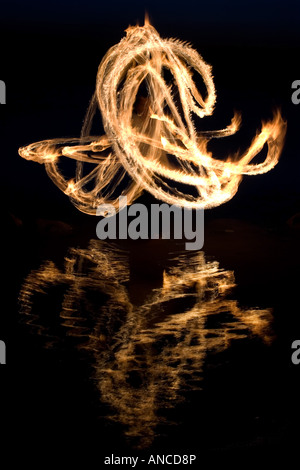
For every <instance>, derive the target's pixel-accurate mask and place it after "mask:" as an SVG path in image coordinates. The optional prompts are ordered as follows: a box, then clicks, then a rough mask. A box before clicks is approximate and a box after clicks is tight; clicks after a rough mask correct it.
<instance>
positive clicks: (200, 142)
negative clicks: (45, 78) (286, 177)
mask: <svg viewBox="0 0 300 470" xmlns="http://www.w3.org/2000/svg"><path fill="white" fill-rule="evenodd" d="M126 32H127V36H126V37H125V38H123V39H122V40H121V41H120V43H119V44H117V45H115V46H114V47H112V48H111V49H110V50H109V51H108V52H107V54H106V55H105V57H104V58H103V60H102V62H101V64H100V66H99V70H98V75H97V82H96V91H95V94H94V96H93V99H92V100H91V104H90V107H89V109H88V112H87V116H86V120H85V122H84V125H83V129H82V133H81V139H79V140H78V139H64V140H60V139H53V140H45V141H42V142H36V143H34V144H31V145H29V146H27V147H23V148H21V149H20V150H19V153H20V155H21V156H22V157H24V158H26V159H28V160H34V161H37V162H39V163H44V164H45V168H46V171H47V173H48V175H49V176H50V178H51V179H52V180H53V181H54V183H55V184H56V185H57V186H58V187H59V188H60V189H61V190H62V191H63V192H64V193H65V194H67V195H68V196H69V197H70V199H71V201H72V202H73V203H74V204H75V206H76V207H77V208H78V209H79V210H81V211H83V212H86V213H88V214H95V213H96V208H97V207H98V206H99V205H100V204H103V203H110V204H114V205H115V207H116V209H118V196H119V195H120V193H121V194H122V195H126V196H127V201H128V204H131V203H132V202H133V201H134V200H135V199H136V198H137V197H138V196H139V195H140V194H141V191H142V190H144V189H145V190H147V191H149V192H150V193H151V194H152V195H153V196H154V197H156V198H157V199H159V200H162V201H164V202H167V203H169V204H176V205H179V206H184V207H189V208H195V209H205V208H210V207H214V206H218V205H220V204H222V203H224V202H226V201H228V200H229V199H231V198H232V197H233V196H234V195H235V193H236V191H237V189H238V185H239V183H240V181H241V178H242V175H244V174H248V175H255V174H259V173H265V172H267V171H269V170H270V169H271V168H273V167H274V166H275V165H276V163H277V161H278V158H279V156H280V153H281V150H282V146H283V141H284V136H285V131H286V125H285V122H284V121H283V119H282V117H281V115H280V113H279V112H278V111H277V112H276V113H275V115H274V118H273V120H272V121H270V122H267V123H264V124H263V125H262V129H261V131H260V132H258V133H257V135H256V136H255V137H254V139H253V141H252V143H251V145H250V147H249V148H248V150H247V151H245V152H244V153H243V154H241V155H233V156H229V157H228V158H227V161H222V160H220V159H218V158H213V156H212V154H211V153H210V152H209V151H208V150H207V144H208V142H209V141H210V140H211V139H213V138H220V137H225V136H230V135H233V134H234V133H235V132H236V131H237V130H238V128H239V126H240V122H241V119H240V117H239V116H238V115H235V116H234V117H233V119H232V122H231V124H230V125H229V126H228V127H227V128H225V129H222V130H218V131H205V132H197V131H196V127H197V123H196V121H195V120H194V119H193V116H194V117H195V118H196V119H197V118H203V117H205V116H209V115H211V114H212V113H213V109H214V105H215V101H216V94H215V87H214V83H213V79H212V74H211V67H210V66H209V65H208V64H206V63H205V62H204V61H203V59H202V57H201V56H200V55H199V54H198V53H197V52H196V51H195V50H194V49H192V48H191V47H190V46H189V45H187V44H184V43H181V42H179V41H177V40H173V39H162V38H160V36H159V35H158V33H157V31H156V30H155V29H154V28H153V26H151V25H150V24H149V23H148V22H147V21H146V23H145V25H144V26H143V27H130V28H128V29H127V31H126ZM192 70H194V71H195V72H196V73H195V77H196V78H197V77H200V78H201V79H202V82H203V84H204V87H205V89H206V91H205V93H204V94H203V96H202V94H201V93H200V91H199V90H198V89H197V87H196V84H195V82H194V80H193V76H192ZM169 78H170V80H169ZM145 95H146V96H145ZM97 107H99V109H100V111H101V114H102V119H103V124H104V129H105V133H106V135H105V136H102V137H92V136H90V132H91V127H92V121H93V117H94V115H95V112H96V109H97ZM265 145H266V147H267V155H266V157H265V160H264V161H263V162H262V163H257V164H253V163H251V162H252V160H253V159H254V157H255V156H256V155H258V154H259V153H260V152H261V151H262V150H263V148H264V146H265ZM62 157H68V158H70V159H74V160H76V172H75V176H74V179H70V180H67V179H66V178H65V176H64V175H63V172H62V171H61V170H60V169H59V163H60V161H61V160H62ZM87 163H88V164H91V165H92V166H93V169H92V170H91V171H87V170H86V166H87V165H85V166H84V164H87ZM88 166H89V167H90V165H88ZM89 169H90V168H89ZM179 184H180V185H181V188H180V187H178V185H179ZM182 185H184V187H185V189H184V190H183V186H182Z"/></svg>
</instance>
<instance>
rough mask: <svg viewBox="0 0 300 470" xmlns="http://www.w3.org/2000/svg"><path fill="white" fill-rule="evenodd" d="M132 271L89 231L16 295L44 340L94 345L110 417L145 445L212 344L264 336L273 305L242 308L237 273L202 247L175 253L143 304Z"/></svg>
mask: <svg viewBox="0 0 300 470" xmlns="http://www.w3.org/2000/svg"><path fill="white" fill-rule="evenodd" d="M129 278H130V264H129V259H128V254H126V252H124V251H122V250H119V249H117V248H116V247H114V246H112V245H106V244H105V243H103V242H99V240H97V241H96V240H91V242H90V244H89V246H88V247H87V248H85V249H80V248H71V249H70V250H69V252H68V255H67V256H66V258H65V267H64V268H62V269H60V268H59V267H58V266H56V265H55V264H54V263H53V262H51V261H47V262H45V263H44V264H43V265H42V266H40V268H38V269H37V270H33V271H31V273H30V274H29V275H28V276H27V277H26V279H25V281H24V284H23V286H22V288H21V292H20V296H19V302H20V307H21V314H22V318H23V320H24V322H25V323H26V324H28V325H30V326H31V328H32V330H33V331H34V332H35V333H38V334H40V335H41V336H43V337H44V341H45V346H47V347H52V346H53V344H54V345H55V346H56V349H57V346H58V345H59V344H60V342H62V343H63V344H64V345H65V341H66V339H67V338H68V339H69V341H71V340H73V341H71V343H70V342H69V343H68V344H69V346H71V345H74V343H75V345H76V347H78V348H79V350H81V351H82V352H83V353H84V354H86V353H87V352H90V354H91V362H92V364H93V366H94V372H93V374H92V378H93V381H95V383H96V386H97V388H98V390H99V392H100V394H101V400H102V401H103V402H104V403H107V404H108V405H110V407H111V415H110V416H109V417H110V419H112V420H115V421H118V422H120V423H121V424H123V425H124V426H125V427H126V435H127V436H130V437H134V438H138V439H139V440H140V445H141V446H143V445H148V444H149V443H151V441H152V439H153V437H154V435H155V426H156V425H157V424H159V423H162V422H163V419H164V418H163V417H162V416H161V415H160V410H161V409H166V408H170V407H174V406H175V405H176V403H178V402H180V401H181V400H182V399H183V397H184V393H185V391H187V390H190V389H193V390H195V389H200V388H201V387H202V379H203V371H204V368H205V364H206V363H207V361H209V360H210V357H211V355H212V354H213V355H214V354H216V353H221V352H223V351H226V350H227V349H228V348H230V346H231V345H232V344H233V342H234V341H235V340H240V339H242V338H247V337H252V338H259V339H260V340H261V341H262V342H264V343H266V344H270V343H271V342H272V340H273V332H272V328H271V324H272V318H273V317H272V311H271V309H269V308H266V309H259V308H243V307H242V306H240V305H239V304H238V302H237V301H236V300H234V299H232V298H230V294H231V292H232V289H233V287H234V286H235V279H234V273H233V272H232V271H228V270H223V269H220V267H219V263H218V262H217V261H206V259H205V255H204V253H203V252H202V251H199V252H196V253H191V254H190V253H187V252H185V253H181V254H180V255H179V256H178V257H175V258H174V259H172V263H171V266H168V267H166V268H165V270H164V272H163V279H162V284H161V286H160V287H158V288H156V289H153V290H149V292H148V293H147V296H145V297H146V300H144V301H142V302H141V303H140V304H135V303H134V302H133V300H132V299H131V297H130V294H129V291H128V289H127V287H126V285H127V284H128V281H129ZM57 287H60V290H59V292H60V293H61V297H59V298H58V302H57V304H56V305H57V308H58V309H59V310H58V311H56V310H55V311H53V304H52V303H50V306H49V293H51V292H52V289H53V288H54V289H55V288H57ZM56 292H58V291H56ZM59 299H60V300H59ZM45 312H46V313H47V314H46V315H45ZM48 314H49V315H48ZM49 318H50V319H51V320H50V321H49Z"/></svg>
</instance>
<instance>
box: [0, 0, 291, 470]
mask: <svg viewBox="0 0 300 470" xmlns="http://www.w3.org/2000/svg"><path fill="white" fill-rule="evenodd" d="M145 11H147V12H148V13H149V16H150V21H151V23H152V24H153V25H154V27H155V28H156V29H157V30H158V32H159V33H160V35H161V36H162V37H177V38H179V39H181V40H184V41H188V42H190V43H191V44H192V45H193V46H194V47H195V48H196V49H197V50H198V52H200V54H201V55H202V56H203V58H204V60H205V61H207V62H208V63H210V64H211V65H212V66H213V74H214V77H215V85H216V90H217V105H216V114H215V116H214V117H213V118H211V122H212V124H211V128H221V127H224V126H225V125H227V124H228V123H229V121H230V119H231V117H232V113H233V110H235V109H237V110H240V111H241V112H242V117H243V123H244V124H243V127H242V129H241V133H240V135H239V136H237V138H236V140H232V141H229V143H228V148H227V147H225V148H221V149H220V151H222V152H224V155H226V152H227V151H229V150H230V149H233V150H236V149H238V148H243V146H244V145H247V144H249V143H250V141H251V137H252V136H253V135H254V133H255V130H256V129H258V128H259V126H260V122H261V119H263V118H264V119H266V118H270V117H271V115H272V109H274V108H275V107H280V108H281V110H282V114H283V116H284V117H285V119H286V120H287V122H288V132H287V137H286V144H285V148H284V151H283V154H282V156H281V159H280V162H279V164H278V165H277V166H276V168H275V169H274V170H272V171H271V172H270V173H268V174H266V175H261V176H254V177H246V178H244V180H243V182H242V183H241V186H240V189H239V192H238V194H237V196H235V198H234V199H233V200H232V201H230V202H229V203H227V204H225V205H224V206H222V207H220V208H216V209H213V210H211V211H209V213H208V214H207V220H208V221H214V220H217V219H220V218H222V219H224V218H225V219H226V218H228V219H230V220H232V219H235V220H240V221H241V220H243V221H245V222H246V223H255V224H259V225H260V226H262V227H264V228H268V229H270V230H273V231H275V232H276V233H278V234H279V237H281V238H280V240H281V244H279V245H278V246H279V247H282V246H284V247H285V248H286V249H287V256H289V257H290V258H291V259H292V262H291V265H292V267H291V266H290V265H289V264H288V263H287V264H285V263H284V262H283V258H284V255H282V254H281V255H279V257H278V258H279V261H278V260H276V258H277V255H278V253H276V248H275V249H274V250H275V251H274V252H271V249H270V252H269V256H268V257H267V261H266V262H267V263H270V262H271V263H274V266H273V267H272V266H270V265H269V271H272V270H274V271H275V273H276V275H274V277H276V278H277V283H276V282H275V287H274V285H273V287H272V281H273V280H274V279H271V280H270V282H269V284H268V283H267V284H268V287H269V294H268V295H269V297H271V296H272V293H273V294H274V295H275V296H277V297H276V298H277V302H278V303H280V302H281V304H280V305H281V306H285V307H282V311H283V310H284V309H286V310H287V311H286V315H287V317H288V319H289V320H288V321H287V322H282V324H281V323H280V319H279V320H278V321H279V329H280V327H281V326H282V325H283V328H284V329H285V331H284V332H283V333H282V345H281V349H280V348H279V350H276V351H277V353H278V358H277V360H278V364H284V365H285V367H282V368H281V369H280V367H279V366H278V367H279V369H280V370H284V371H285V373H286V376H282V377H278V383H277V384H274V383H272V384H271V385H270V389H269V390H268V391H269V393H270V396H269V399H270V403H272V406H270V409H272V410H274V409H276V407H277V406H278V407H279V409H280V410H281V412H282V413H283V411H282V409H281V408H280V404H279V403H277V401H276V400H277V399H278V396H280V398H281V399H282V401H283V402H284V403H288V402H289V401H291V405H290V406H291V409H290V410H289V413H287V415H288V416H289V418H286V423H285V428H284V429H285V431H284V432H283V434H284V437H282V439H281V440H280V445H279V447H280V448H281V450H283V451H284V452H285V454H290V453H291V451H292V450H293V448H295V446H296V443H297V437H296V436H297V431H296V429H297V417H298V416H299V410H298V405H297V404H295V409H294V408H293V405H292V403H294V402H293V400H294V399H295V397H297V390H299V388H298V387H299V382H298V376H299V371H298V370H297V367H296V366H291V365H290V364H289V362H290V352H291V351H290V344H291V342H292V341H293V340H294V339H299V337H300V329H299V320H298V317H299V305H298V296H297V291H298V285H299V276H298V269H297V266H298V259H299V252H298V243H297V239H298V236H299V235H300V232H297V227H293V233H292V234H291V233H290V232H288V230H289V229H288V224H287V222H288V221H289V220H290V219H291V217H293V216H294V215H295V214H297V213H298V212H300V186H299V176H300V163H299V162H300V158H299V142H298V140H299V139H298V136H299V122H300V105H299V106H295V105H293V104H292V102H291V94H292V90H291V84H292V82H293V81H294V80H297V79H299V78H300V70H299V52H300V51H299V47H300V33H299V29H300V28H299V26H300V5H299V2H298V1H296V0H295V1H291V0H289V1H285V2H279V1H272V2H271V1H267V0H262V1H260V2H259V1H251V2H250V1H244V2H237V1H232V0H231V1H229V2H224V1H212V2H206V3H203V2H191V1H186V2H163V1H161V2H144V3H143V2H129V3H126V2H107V3H103V2H91V1H88V0H86V1H85V2H81V1H77V2H71V1H70V2H67V1H61V2H51V3H49V4H45V3H37V2H34V1H31V2H28V1H23V2H21V1H17V2H11V1H10V2H8V1H5V2H1V19H0V26H1V62H0V70H1V75H0V79H1V80H4V81H5V83H6V88H7V104H6V105H5V106H1V109H0V113H1V114H0V119H1V131H0V136H1V169H2V178H1V189H2V191H3V195H2V204H1V211H2V214H3V226H2V227H3V228H2V233H3V235H4V241H3V245H2V246H3V258H4V260H5V262H4V264H3V278H4V292H3V296H4V302H3V310H2V313H1V319H0V327H1V330H0V338H1V339H3V340H5V341H6V344H7V365H6V366H5V368H4V366H3V367H1V381H2V384H1V389H2V391H3V392H4V391H5V390H6V391H7V393H6V395H5V397H4V398H3V400H2V407H1V408H2V416H4V411H5V410H6V411H8V418H7V421H6V423H7V424H6V427H5V432H4V434H5V435H6V437H8V443H9V444H10V445H12V448H14V449H15V451H16V452H15V453H14V454H10V457H11V458H15V457H18V449H20V452H21V454H22V458H23V459H25V460H26V461H27V462H29V463H33V461H37V463H41V466H42V467H43V463H42V462H43V461H42V460H39V459H38V458H37V455H38V454H39V451H40V449H42V450H43V452H44V459H48V458H50V456H51V455H52V456H54V457H55V458H56V455H58V454H57V450H58V449H61V450H63V454H64V455H65V456H66V457H67V458H68V456H69V453H70V455H72V456H75V457H77V456H79V455H81V456H83V458H86V459H88V458H89V456H91V455H97V449H98V447H97V446H98V445H99V436H97V435H95V434H94V433H93V426H94V427H95V429H96V428H97V424H96V419H95V418H94V405H93V403H94V402H93V400H94V401H96V398H95V397H94V398H93V399H92V401H91V403H90V402H88V400H87V401H84V400H82V399H81V398H82V396H84V397H90V396H91V395H92V391H91V390H90V389H89V385H88V384H87V383H86V382H85V375H84V374H85V372H84V371H81V370H80V367H78V363H77V362H76V358H75V359H74V357H72V358H68V357H63V358H61V357H59V355H57V356H56V357H54V358H53V357H50V358H49V357H48V356H47V354H46V353H43V352H42V351H41V347H40V345H39V344H38V341H37V344H32V343H30V341H32V337H30V336H27V335H26V332H24V331H23V330H22V329H19V328H18V327H17V319H18V304H17V296H18V290H19V287H20V283H21V282H22V279H23V276H24V275H25V274H26V273H27V272H28V271H29V268H34V267H38V266H39V264H40V261H41V259H43V258H44V257H45V256H46V254H47V255H48V254H49V253H51V252H53V253H54V252H56V256H58V254H57V252H61V253H63V252H64V251H65V249H66V247H67V246H68V240H66V241H61V240H59V242H58V241H57V238H56V237H55V235H53V234H51V233H50V235H49V234H48V233H47V234H45V233H44V232H43V230H42V229H41V225H42V222H41V220H42V221H49V220H56V221H57V220H59V221H63V222H67V223H70V224H73V223H77V224H79V225H81V226H82V227H83V226H86V227H87V228H86V230H87V232H86V235H85V236H86V239H88V238H89V236H94V233H93V230H94V226H95V223H94V221H91V219H90V217H88V216H85V215H83V214H79V213H77V211H76V209H75V208H73V206H72V205H71V203H70V202H69V201H68V199H67V197H66V196H65V195H63V194H62V193H60V191H59V190H58V189H57V188H56V187H55V186H54V185H53V183H52V182H51V181H50V180H49V179H48V177H47V175H46V173H45V171H44V169H43V167H42V166H41V165H38V164H36V163H31V162H27V161H25V160H22V159H21V158H20V157H19V156H18V148H19V147H20V146H23V145H26V144H29V143H31V142H35V141H38V140H43V139H48V138H55V137H64V136H66V137H68V136H75V137H76V136H79V134H80V129H81V125H82V121H83V118H84V115H85V111H86V108H87V105H88V102H89V100H90V98H91V96H92V93H93V91H94V86H95V77H96V72H97V68H98V65H99V63H100V61H101V58H102V57H103V55H104V54H105V52H106V51H107V49H108V48H109V47H111V46H112V45H114V44H116V43H117V42H118V41H119V40H120V39H121V37H122V36H123V34H124V30H125V29H126V28H127V26H128V25H129V24H131V25H135V24H136V23H137V22H139V24H143V18H144V14H145ZM100 132H101V126H99V133H100ZM226 145H227V143H226ZM145 197H146V199H147V196H145ZM150 200H151V198H150ZM19 222H21V223H22V232H21V235H20V232H19V231H18V228H17V226H18V223H19ZM295 225H297V224H295ZM81 236H82V234H81ZM284 237H286V239H285V238H284ZM290 237H292V238H290ZM285 240H286V244H287V245H288V244H290V251H288V247H287V245H285V244H284V243H285ZM291 240H292V242H291ZM247 243H248V246H247V247H245V245H243V247H244V248H243V249H244V251H243V253H246V258H247V259H249V258H251V257H254V260H255V261H254V262H256V261H259V259H260V256H261V252H260V251H259V245H260V244H259V242H258V241H257V240H256V241H255V243H254V246H255V248H253V247H252V246H251V236H249V233H248V238H247ZM276 246H277V245H276ZM204 248H206V242H205V245H204ZM207 249H208V250H210V249H211V252H212V253H216V252H217V253H218V256H219V260H220V261H221V259H222V260H223V262H224V263H225V265H226V263H227V265H230V260H231V256H232V258H233V259H234V256H235V255H234V253H233V252H232V251H230V252H228V246H226V243H225V247H224V246H223V247H221V246H219V247H217V248H216V247H212V246H211V244H210V241H209V239H207ZM226 249H227V251H226ZM255 249H256V250H258V251H256V254H255ZM261 249H262V250H263V249H264V248H261ZM231 250H234V247H232V246H231ZM225 251H226V253H225ZM45 253H46V254H45ZM270 260H271V261H270ZM262 265H263V262H262ZM249 266H251V263H250V261H249V262H248V264H247V263H246V268H245V270H247V269H248V268H249ZM287 266H288V268H290V269H291V270H292V271H290V272H289V273H287V272H286V271H285V269H286V267H287ZM252 267H253V266H252ZM241 273H243V268H241ZM252 274H253V276H256V273H255V269H254V268H253V272H252ZM258 276H259V274H258ZM241 277H242V274H241ZM5 281H7V285H5ZM280 286H283V287H282V292H281V293H280V294H278V290H277V291H276V289H280ZM287 286H289V287H288V288H287ZM272 289H275V291H276V292H275V293H274V292H273V290H272ZM287 292H289V295H290V297H289V298H287ZM291 293H292V294H291ZM241 295H243V293H242V294H241ZM245 295H246V294H245ZM247 295H248V297H249V298H250V297H251V292H250V293H248V294H247ZM255 295H256V297H257V298H258V299H259V295H260V294H259V293H258V294H257V293H256V294H253V300H254V299H255ZM257 298H256V299H255V300H257ZM278 299H279V300H278ZM278 351H279V352H278ZM256 359H257V358H256ZM64 361H65V363H66V364H69V365H64ZM247 361H248V362H247V363H248V365H249V364H250V363H251V357H248V359H247ZM254 362H255V363H257V362H258V359H257V360H256V361H254ZM273 362H274V361H273ZM273 367H275V366H273ZM299 367H300V366H298V368H299ZM265 373H266V371H265V370H264V368H263V367H262V368H261V370H259V371H258V372H257V374H258V375H257V377H260V376H261V377H263V376H264V374H265ZM253 374H254V375H255V371H253ZM224 380H225V379H224ZM258 380H259V379H258ZM217 386H218V384H216V387H217ZM276 386H277V387H279V389H280V393H279V392H278V391H277V392H276V393H275V396H276V400H275V398H274V397H272V392H273V391H274V390H273V388H272V387H276ZM211 393H212V396H213V395H214V393H216V389H214V390H212V391H211ZM228 393H229V392H228ZM250 395H251V393H250V392H249V396H250ZM66 397H68V398H66ZM212 401H213V400H212ZM240 401H242V400H241V399H240ZM217 409H218V407H216V410H217ZM293 410H294V411H293ZM178 412H180V411H178ZM215 413H216V414H217V411H215ZM275 414H276V413H275ZM283 414H284V413H283ZM292 415H293V419H292V418H290V416H292ZM189 419H190V421H192V419H191V417H190V418H189ZM189 419H187V423H188V422H189ZM204 420H205V419H204ZM207 421H208V418H206V421H205V423H206V426H207V425H208V424H207ZM270 422H271V421H270ZM187 426H188V424H187ZM211 426H213V425H211ZM86 436H88V439H85V437H86ZM102 438H103V441H102V444H101V451H99V454H100V455H103V452H104V450H103V447H105V446H108V447H109V445H110V446H111V447H113V445H112V442H113V440H115V443H118V434H117V431H116V430H115V429H113V430H112V431H110V430H109V429H107V430H106V435H105V436H104V437H103V436H102ZM177 439H178V437H177ZM196 440H197V439H196V438H195V442H194V443H193V445H194V446H195V445H196ZM176 442H177V441H176V436H174V445H175V443H176ZM184 442H185V441H184V440H183V444H182V446H183V448H186V446H187V443H184ZM117 445H118V444H117ZM261 448H262V449H263V450H264V453H265V455H267V456H269V457H271V456H272V455H273V456H274V455H275V453H276V452H275V450H276V442H275V441H272V443H271V444H268V442H267V439H266V441H265V442H264V443H263V445H262V446H261ZM261 448H260V450H261ZM175 450H176V449H175V447H174V448H173V451H175ZM124 452H125V450H124ZM253 452H254V451H253ZM255 452H258V451H257V449H256V450H255ZM255 452H254V453H253V455H258V454H255ZM119 454H120V455H122V449H121V448H119ZM249 454H250V455H251V452H250V451H249ZM124 455H126V454H124ZM226 455H227V454H226ZM227 456H229V459H231V458H233V457H234V456H239V453H238V451H237V450H233V451H232V452H231V453H230V451H228V455H227ZM211 457H212V456H211ZM57 458H58V457H57ZM102 460H103V459H101V462H100V461H99V464H97V463H96V465H97V467H100V468H101V464H102ZM87 467H88V468H90V465H89V464H87ZM203 468H206V467H203Z"/></svg>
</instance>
